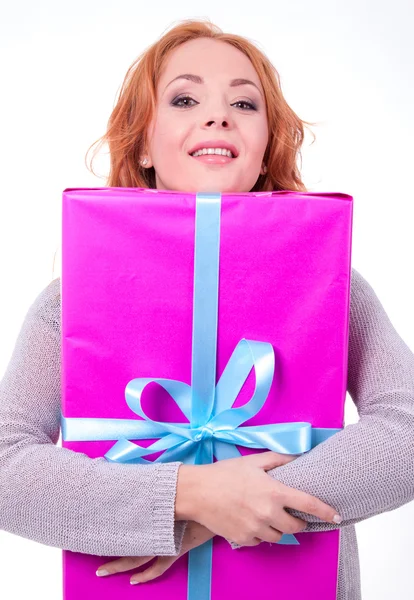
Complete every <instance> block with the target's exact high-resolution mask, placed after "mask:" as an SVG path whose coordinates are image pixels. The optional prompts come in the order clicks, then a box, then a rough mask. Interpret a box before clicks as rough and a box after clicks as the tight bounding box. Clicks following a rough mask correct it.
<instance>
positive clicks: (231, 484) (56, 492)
mask: <svg viewBox="0 0 414 600" xmlns="http://www.w3.org/2000/svg"><path fill="white" fill-rule="evenodd" d="M304 125H305V122H304V121H302V120H301V119H299V117H298V116H297V115H296V114H295V113H294V112H293V110H292V109H291V108H290V107H289V106H288V104H287V102H286V100H285V99H284V97H283V94H282V92H281V88H280V82H279V76H278V74H277V71H276V70H275V68H274V67H273V65H272V64H271V63H270V61H269V60H268V59H267V58H266V56H265V55H264V54H263V53H262V52H260V51H259V50H258V49H257V48H256V47H255V46H254V45H253V44H251V43H250V42H249V41H248V40H246V39H244V38H242V37H240V36H237V35H231V34H226V33H223V32H221V30H220V29H219V28H217V27H215V26H214V25H212V24H211V23H209V22H203V21H189V22H184V23H182V24H180V25H178V26H177V27H174V28H173V29H172V30H171V31H168V32H167V33H166V34H165V35H164V36H163V37H162V38H161V39H160V40H158V41H157V42H156V43H155V44H154V45H152V46H151V47H150V48H148V49H147V50H146V51H145V52H143V53H142V54H141V56H140V57H139V58H138V59H137V60H136V61H135V62H134V63H133V64H132V65H131V67H130V68H129V70H128V72H127V74H126V77H125V80H124V82H123V85H122V87H121V90H120V94H119V98H118V100H117V103H116V106H115V108H114V110H113V112H112V114H111V116H110V119H109V123H108V128H107V132H106V133H105V135H104V136H103V137H102V138H101V139H100V140H98V148H97V149H96V150H98V149H99V147H100V146H101V145H102V144H104V143H105V142H106V143H108V145H109V150H110V159H111V166H110V173H109V177H108V179H107V185H108V186H109V187H142V188H153V189H165V190H178V191H181V190H185V191H187V192H203V191H204V192H209V191H214V192H221V193H225V192H233V193H238V192H249V191H269V190H293V191H306V188H305V186H304V184H303V182H302V180H301V174H300V172H299V169H298V166H297V159H298V157H299V156H300V149H301V145H302V142H303V138H304ZM264 268H266V269H268V268H269V269H271V265H266V266H265V267H264ZM270 276H272V273H270ZM271 300H272V299H271V298H270V299H269V301H270V302H271ZM61 318H62V312H61V294H60V280H59V279H55V280H54V281H52V282H51V283H50V284H49V285H48V286H47V287H46V288H45V289H44V290H43V291H42V292H41V293H40V294H39V296H38V298H37V299H36V301H35V302H34V303H33V305H32V306H31V307H30V310H29V311H28V313H27V315H26V318H25V321H24V323H23V327H22V329H21V332H20V335H19V337H18V340H17V342H16V346H15V349H14V352H13V355H12V358H11V360H10V363H9V365H8V368H7V370H6V372H5V375H4V378H3V379H2V381H1V382H0V529H4V530H6V531H9V532H11V533H14V534H17V535H20V536H24V537H27V538H30V539H32V540H35V541H37V542H40V543H43V544H48V545H51V546H57V547H59V548H63V549H66V550H70V551H72V552H80V553H85V554H92V555H99V556H101V557H102V556H107V557H115V556H116V557H120V558H118V559H117V560H115V561H109V562H106V559H105V562H104V559H102V561H103V564H102V565H100V566H101V568H100V569H99V570H98V575H100V576H101V575H104V576H105V575H111V574H113V573H117V572H120V571H129V570H131V569H135V568H136V567H142V566H143V565H145V566H146V568H145V569H144V570H143V571H141V572H140V573H134V574H132V575H131V579H130V581H131V583H136V582H144V581H148V580H150V579H153V578H155V577H158V576H159V575H160V574H162V573H163V572H164V571H165V570H167V569H168V568H169V567H170V566H171V565H172V563H173V562H174V561H175V560H177V558H178V557H179V556H182V555H183V554H185V553H186V552H188V551H189V550H190V549H192V548H196V547H197V546H199V545H200V544H202V543H203V542H204V541H206V540H209V539H210V538H211V537H213V536H214V535H219V536H221V537H225V538H226V539H227V540H231V541H232V546H233V547H236V546H237V544H240V545H249V546H254V545H257V544H259V543H260V542H261V541H267V542H277V541H280V539H281V536H282V533H296V532H300V531H304V530H306V531H327V530H332V529H339V528H340V529H341V536H340V557H339V576H338V587H337V600H360V598H361V591H360V578H359V560H358V547H357V543H356V534H355V529H354V524H355V523H358V522H359V521H363V520H365V519H368V518H370V517H373V516H375V515H378V514H380V513H382V512H385V511H391V510H394V509H395V508H398V507H399V506H401V505H402V504H405V503H408V502H410V501H411V500H413V499H414V479H413V476H412V471H413V467H412V465H413V463H414V445H413V442H412V440H413V433H414V356H413V353H412V352H411V350H410V349H409V348H408V346H407V345H406V344H405V343H404V341H403V340H402V339H401V337H400V336H399V334H398V333H397V331H396V330H395V328H394V327H393V325H392V323H391V321H390V319H389V318H388V316H387V314H386V312H385V310H384V308H383V307H382V305H381V303H380V301H379V299H378V298H377V296H376V294H375V292H374V290H373V289H372V288H371V286H370V285H369V284H368V282H367V281H366V280H365V279H364V278H363V277H362V276H361V275H360V274H359V273H358V272H356V271H355V270H354V269H353V270H352V280H351V290H350V314H349V351H348V380H347V391H349V393H350V396H351V398H352V400H353V401H354V403H355V405H356V407H357V410H358V413H359V416H360V420H359V422H358V423H356V424H353V425H350V426H347V427H344V429H343V430H342V431H340V432H339V433H337V434H336V435H334V436H332V437H331V438H329V439H328V440H326V441H325V442H323V443H321V444H319V445H317V446H316V447H315V448H313V449H312V450H311V451H309V452H307V453H305V454H304V455H302V456H300V457H296V456H288V455H282V454H277V453H274V452H263V453H259V454H257V455H252V456H247V457H246V456H243V457H240V458H237V459H229V461H227V462H226V461H217V462H216V463H214V464H213V463H212V464H209V465H186V464H182V463H180V462H171V463H157V464H153V465H142V464H136V465H134V464H132V465H122V464H116V463H110V462H108V461H106V460H104V459H103V458H95V459H91V458H89V457H88V456H86V455H84V454H82V453H81V452H71V451H70V450H69V449H67V448H59V447H57V446H56V445H57V442H58V439H59V427H60V413H61V407H60V399H61V397H60V394H61V368H60V367H61V363H60V361H61ZM275 319H277V315H275ZM240 554H242V553H240ZM236 556H237V555H236ZM155 557H156V559H155V561H154V563H153V564H152V565H151V566H148V565H147V563H148V562H150V561H151V560H152V559H154V558H155ZM241 562H242V561H241ZM94 580H95V579H94ZM112 581H113V579H112ZM101 583H103V584H110V583H111V579H110V581H109V582H108V581H106V582H101V581H99V584H101ZM277 586H278V582H277V581H275V584H274V588H275V596H279V595H280V594H279V591H278V587H277ZM107 589H110V588H107ZM269 593H270V592H269ZM144 595H145V594H144Z"/></svg>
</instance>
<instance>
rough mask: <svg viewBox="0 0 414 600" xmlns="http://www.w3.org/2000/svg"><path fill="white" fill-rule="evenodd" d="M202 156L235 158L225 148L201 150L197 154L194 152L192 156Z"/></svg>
mask: <svg viewBox="0 0 414 600" xmlns="http://www.w3.org/2000/svg"><path fill="white" fill-rule="evenodd" d="M201 154H222V155H224V156H228V157H229V158H234V157H233V154H232V153H231V151H230V150H226V149H225V148H201V149H200V150H197V151H196V152H192V154H191V156H201Z"/></svg>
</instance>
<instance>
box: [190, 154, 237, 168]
mask: <svg viewBox="0 0 414 600" xmlns="http://www.w3.org/2000/svg"><path fill="white" fill-rule="evenodd" d="M189 156H190V157H191V158H193V159H194V160H197V161H199V162H201V163H205V164H207V165H227V164H229V163H231V162H232V161H234V160H235V158H230V157H229V156H226V155H223V154H201V155H200V156H192V155H191V154H189Z"/></svg>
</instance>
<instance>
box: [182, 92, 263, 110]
mask: <svg viewBox="0 0 414 600" xmlns="http://www.w3.org/2000/svg"><path fill="white" fill-rule="evenodd" d="M183 100H191V101H192V102H195V103H196V104H199V103H198V102H196V101H195V100H194V99H193V98H191V96H186V95H184V96H177V98H174V100H173V101H172V102H171V105H172V106H177V107H178V108H188V107H190V106H191V105H189V104H179V102H182V101H183ZM236 104H244V105H245V106H247V107H248V108H243V109H242V110H257V107H256V105H255V104H253V103H252V102H248V101H247V100H238V101H237V102H234V103H233V104H232V106H235V105H236ZM193 106H194V105H193Z"/></svg>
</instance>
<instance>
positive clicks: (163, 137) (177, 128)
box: [152, 113, 185, 160]
mask: <svg viewBox="0 0 414 600" xmlns="http://www.w3.org/2000/svg"><path fill="white" fill-rule="evenodd" d="M184 140H185V132H184V127H183V126H182V124H180V122H179V120H178V119H174V118H173V117H172V116H171V113H169V114H168V115H167V114H163V113H160V114H159V115H158V118H157V121H156V125H155V128H154V134H153V140H152V141H153V147H154V150H155V152H156V154H158V156H160V157H162V156H165V154H166V153H167V152H169V153H171V154H170V158H169V160H174V156H176V155H177V154H176V153H177V151H178V150H180V149H181V148H182V146H183V143H184Z"/></svg>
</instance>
